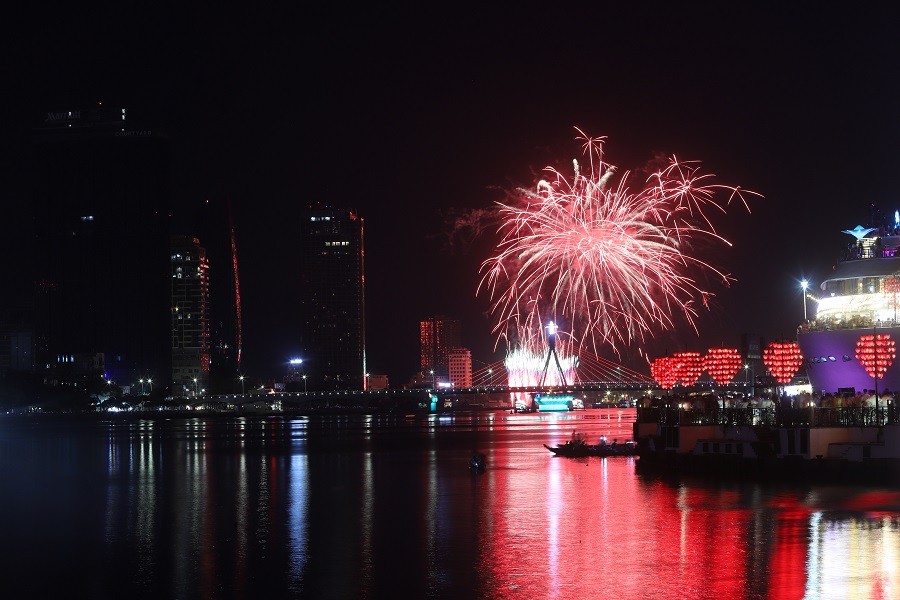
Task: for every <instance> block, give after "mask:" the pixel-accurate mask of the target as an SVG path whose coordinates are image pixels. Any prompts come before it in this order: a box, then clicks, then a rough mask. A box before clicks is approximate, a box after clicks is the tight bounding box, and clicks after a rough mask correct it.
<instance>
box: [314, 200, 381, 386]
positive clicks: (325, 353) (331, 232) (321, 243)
mask: <svg viewBox="0 0 900 600" xmlns="http://www.w3.org/2000/svg"><path fill="white" fill-rule="evenodd" d="M300 246H301V263H300V279H301V286H300V298H299V309H300V310H299V319H300V320H299V327H300V331H299V343H300V349H301V355H302V359H303V365H304V368H305V371H306V374H307V381H306V384H307V385H308V389H309V390H319V389H363V387H364V386H365V372H366V351H365V348H366V338H365V269H364V266H365V261H364V258H365V250H364V245H363V219H362V218H361V217H360V216H359V215H358V214H356V213H355V212H353V211H349V210H339V209H334V208H327V207H320V208H310V209H309V210H308V211H306V213H305V215H304V216H303V218H302V221H301V224H300Z"/></svg>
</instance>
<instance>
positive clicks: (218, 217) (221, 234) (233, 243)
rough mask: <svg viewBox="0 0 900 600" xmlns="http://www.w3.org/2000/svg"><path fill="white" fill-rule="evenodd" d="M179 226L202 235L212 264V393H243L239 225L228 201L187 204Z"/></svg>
mask: <svg viewBox="0 0 900 600" xmlns="http://www.w3.org/2000/svg"><path fill="white" fill-rule="evenodd" d="M176 216H177V217H178V221H179V222H178V223H176V224H175V225H174V228H175V230H176V231H177V232H179V233H185V234H188V233H189V234H190V235H192V236H195V237H198V238H199V239H200V240H202V242H203V248H204V249H205V250H206V257H207V260H208V262H209V271H208V273H209V296H210V298H211V300H210V305H209V313H208V321H209V352H210V359H209V360H210V370H209V379H210V381H209V387H207V388H206V389H207V391H209V393H212V394H227V393H234V392H236V391H238V390H240V389H241V387H242V386H241V380H240V376H241V375H242V374H243V369H242V368H241V362H242V361H241V359H242V358H243V357H242V354H243V352H242V350H243V330H242V329H243V328H242V315H241V288H240V279H239V274H238V246H237V241H238V240H237V236H236V229H237V224H236V223H235V219H234V217H233V213H232V209H231V203H230V202H229V201H228V200H227V199H221V198H216V197H213V198H203V199H201V200H199V201H197V202H196V203H194V204H193V205H192V206H186V207H185V208H184V210H183V212H182V213H181V214H180V215H176Z"/></svg>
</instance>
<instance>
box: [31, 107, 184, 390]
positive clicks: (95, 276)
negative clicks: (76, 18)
mask: <svg viewBox="0 0 900 600" xmlns="http://www.w3.org/2000/svg"><path fill="white" fill-rule="evenodd" d="M32 141H33V143H32V145H31V148H30V150H31V153H30V154H31V155H30V160H29V171H30V172H29V177H30V178H31V186H30V187H31V198H30V200H31V203H32V205H33V208H32V210H33V216H34V236H33V238H34V241H35V244H34V247H33V248H32V249H31V250H30V251H31V252H32V253H33V254H34V259H33V260H34V262H33V271H32V272H33V273H34V276H35V277H34V279H35V280H36V281H35V283H36V286H35V287H36V288H37V290H38V293H37V297H36V299H35V302H34V304H33V305H34V309H35V310H34V312H35V317H34V320H35V328H34V330H35V358H36V363H37V365H38V368H39V369H40V370H41V371H42V372H43V374H44V380H45V381H51V382H52V381H55V382H57V383H60V384H65V383H72V382H67V381H66V379H67V378H69V377H70V375H71V376H74V377H75V379H76V381H75V382H74V383H77V380H79V379H84V377H86V373H85V372H83V371H84V369H88V370H89V371H90V372H91V373H92V374H93V375H94V376H105V377H106V378H107V379H109V380H114V381H115V382H116V383H119V384H121V385H131V384H133V383H134V382H136V381H138V379H139V378H143V377H148V378H158V380H159V381H164V380H165V379H167V378H168V374H169V372H170V365H169V361H170V346H171V344H170V342H169V337H170V336H169V331H170V327H169V293H170V289H169V286H168V285H167V283H166V282H167V281H168V276H169V264H168V262H169V261H168V258H169V241H170V240H169V235H170V233H169V209H170V207H169V203H170V181H169V173H170V149H169V143H168V140H167V139H166V137H165V136H163V135H160V134H159V133H158V132H156V131H153V130H151V129H149V128H144V127H133V126H131V125H130V124H129V122H128V121H127V119H126V111H125V109H123V108H115V109H111V108H105V107H102V106H98V107H96V108H93V109H89V110H71V111H70V110H66V111H56V112H49V113H47V114H46V116H45V118H44V122H43V124H42V125H41V126H40V127H38V128H36V129H35V130H34V132H33V138H32ZM71 365H76V367H77V368H70V367H71ZM98 371H99V373H98Z"/></svg>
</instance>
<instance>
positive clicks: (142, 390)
mask: <svg viewBox="0 0 900 600" xmlns="http://www.w3.org/2000/svg"><path fill="white" fill-rule="evenodd" d="M138 381H140V382H141V396H143V395H144V380H143V379H138Z"/></svg>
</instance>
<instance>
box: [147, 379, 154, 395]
mask: <svg viewBox="0 0 900 600" xmlns="http://www.w3.org/2000/svg"><path fill="white" fill-rule="evenodd" d="M147 383H148V384H150V393H151V394H152V393H153V380H152V379H148V380H147Z"/></svg>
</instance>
